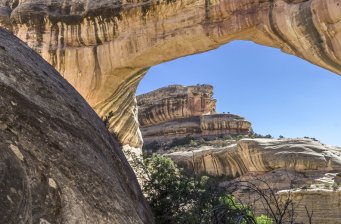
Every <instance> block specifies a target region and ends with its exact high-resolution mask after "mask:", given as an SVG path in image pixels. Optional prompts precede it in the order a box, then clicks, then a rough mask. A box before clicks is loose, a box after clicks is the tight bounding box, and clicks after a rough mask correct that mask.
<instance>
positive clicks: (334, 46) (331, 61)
mask: <svg viewBox="0 0 341 224" xmlns="http://www.w3.org/2000/svg"><path fill="white" fill-rule="evenodd" d="M16 3H17V4H16ZM340 12H341V0H296V1H295V0H292V1H290V0H183V1H179V0H166V1H146V2H144V1H143V2H137V1H135V0H134V1H118V0H97V1H95V0H93V1H86V0H81V1H68V2H65V1H62V0H56V1H53V2H52V3H51V2H50V3H46V1H43V0H27V1H19V2H18V1H11V0H7V1H2V2H0V25H1V26H2V27H6V28H7V29H9V30H11V31H12V32H13V33H14V34H16V35H17V36H18V37H19V38H20V39H22V40H24V41H25V42H27V43H28V45H29V46H30V47H32V48H33V49H34V50H36V51H37V52H38V53H40V54H41V55H42V57H43V58H45V59H46V60H47V61H48V62H49V63H50V64H52V65H53V66H54V67H55V68H56V69H57V70H58V71H59V72H60V73H61V74H62V75H63V76H64V77H65V79H67V80H68V81H69V82H70V83H71V84H72V85H73V86H74V87H75V88H76V89H77V91H78V92H80V93H81V95H82V96H83V97H84V98H85V99H86V100H87V101H88V102H89V103H90V105H91V106H92V107H93V108H94V109H95V111H96V112H97V113H98V115H99V116H100V117H107V116H108V115H109V114H110V113H111V114H112V116H110V120H109V123H110V130H111V131H112V132H115V133H117V134H118V136H119V138H120V140H121V142H122V143H123V144H128V145H130V146H133V147H140V146H141V144H142V139H141V135H140V132H139V129H138V122H137V109H136V100H135V91H136V88H137V85H138V83H139V81H140V80H141V79H142V78H143V75H144V74H145V72H146V71H147V70H148V68H149V67H151V66H153V65H156V64H159V63H162V62H165V61H169V60H172V59H175V58H179V57H182V56H186V55H190V54H195V53H199V52H204V51H208V50H211V49H215V48H217V47H219V46H221V45H223V44H226V43H228V42H230V41H233V40H250V41H253V42H255V43H258V44H261V45H266V46H271V47H276V48H279V49H281V50H282V51H283V52H285V53H289V54H292V55H296V56H298V57H300V58H302V59H305V60H307V61H309V62H311V63H313V64H316V65H318V66H321V67H324V68H326V69H328V70H330V71H333V72H335V73H337V74H341V13H340ZM222 60H224V59H222Z"/></svg>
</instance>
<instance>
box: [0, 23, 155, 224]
mask: <svg viewBox="0 0 341 224" xmlns="http://www.w3.org/2000/svg"><path fill="white" fill-rule="evenodd" d="M0 108H1V110H0V149H1V150H0V180H1V181H0V189H1V194H0V214H1V215H0V223H8V224H21V223H25V224H26V223H29V224H30V223H103V224H104V223H122V224H123V223H126V224H128V223H129V224H131V223H146V224H147V223H148V224H149V223H153V217H152V214H151V211H150V209H149V207H148V205H147V203H146V202H145V199H144V197H143V195H142V193H141V190H140V187H139V185H138V183H137V180H136V177H135V175H134V172H133V171H132V169H131V168H130V166H129V164H128V162H127V160H126V158H125V156H124V154H123V153H122V149H121V148H120V145H119V142H118V140H117V139H116V138H115V137H114V136H113V135H111V134H110V133H109V132H108V131H107V129H106V127H105V125H104V123H103V122H102V121H101V120H100V118H99V117H98V116H97V115H96V113H95V112H94V111H93V110H92V108H91V107H90V106H89V105H88V104H87V103H86V101H85V100H84V99H83V98H82V97H81V96H80V95H79V94H78V93H77V92H76V90H75V89H74V88H73V87H72V86H71V85H70V84H69V83H67V81H66V80H64V79H63V78H62V77H61V75H60V74H59V73H58V72H57V71H56V70H55V69H54V68H53V67H52V66H51V65H49V64H48V63H47V62H46V61H44V60H43V59H42V58H41V57H40V56H39V55H38V54H36V52H34V51H33V50H31V49H30V48H28V47H27V46H26V45H25V44H24V43H23V42H21V41H20V40H19V39H18V38H16V37H15V36H13V35H12V34H10V33H8V32H6V31H4V30H3V29H1V28H0Z"/></svg>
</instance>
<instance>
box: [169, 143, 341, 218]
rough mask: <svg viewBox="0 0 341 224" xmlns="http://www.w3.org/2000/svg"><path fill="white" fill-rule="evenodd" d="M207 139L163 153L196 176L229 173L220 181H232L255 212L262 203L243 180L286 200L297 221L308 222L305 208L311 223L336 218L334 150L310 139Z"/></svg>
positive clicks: (339, 213) (339, 168)
mask: <svg viewBox="0 0 341 224" xmlns="http://www.w3.org/2000/svg"><path fill="white" fill-rule="evenodd" d="M221 143H222V142H219V144H221ZM227 143H228V142H227ZM210 144H211V145H210V146H200V145H197V146H195V147H193V146H178V147H177V152H173V153H169V154H166V155H167V156H169V157H170V158H172V160H173V161H175V162H176V163H177V164H178V165H179V166H182V167H184V168H185V169H186V170H187V171H189V172H192V173H194V174H196V175H207V174H208V175H213V176H228V177H230V178H232V180H231V181H225V182H223V183H221V186H224V187H231V186H233V188H234V189H235V188H236V186H237V189H235V190H236V191H234V194H235V195H237V198H238V199H239V200H241V201H242V202H243V203H245V204H248V205H250V206H251V207H252V208H253V210H254V211H255V213H256V214H259V215H260V214H267V210H266V209H268V207H267V206H266V202H264V201H262V200H259V196H260V195H259V193H257V192H256V191H253V190H251V189H250V188H247V187H244V186H245V183H248V184H250V183H252V184H253V185H254V186H257V188H258V190H259V189H261V190H263V192H268V194H270V192H269V191H265V190H268V187H269V186H270V187H271V190H272V191H273V192H274V193H275V194H276V195H277V196H276V197H278V198H279V199H278V201H281V200H282V201H285V200H287V199H288V198H289V199H290V200H292V202H293V203H294V206H295V208H294V210H295V218H296V222H297V223H310V222H309V218H308V216H307V212H306V209H307V210H308V212H310V213H312V214H313V215H312V222H311V223H313V224H315V223H316V224H319V223H325V224H338V223H340V222H341V185H340V182H339V181H340V180H339V176H341V173H340V172H341V151H340V149H337V148H333V147H328V146H325V145H323V144H321V143H319V142H316V141H313V140H310V139H280V140H276V139H243V140H240V141H238V142H237V143H232V144H231V143H228V144H227V145H226V146H218V145H217V143H215V144H216V145H215V144H212V143H210ZM171 150H172V149H171ZM240 183H244V184H240ZM239 184H240V185H239ZM268 200H270V199H268ZM270 203H273V201H271V202H270ZM272 206H275V205H274V204H272ZM275 211H276V210H275ZM282 211H283V210H282Z"/></svg>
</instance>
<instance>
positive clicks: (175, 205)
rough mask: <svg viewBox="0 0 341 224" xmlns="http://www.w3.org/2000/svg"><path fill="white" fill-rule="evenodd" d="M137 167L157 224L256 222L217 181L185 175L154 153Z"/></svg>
mask: <svg viewBox="0 0 341 224" xmlns="http://www.w3.org/2000/svg"><path fill="white" fill-rule="evenodd" d="M135 162H136V161H135ZM136 164H137V165H139V166H140V168H139V169H140V170H141V169H142V170H144V172H145V174H144V175H143V178H144V180H143V183H144V184H143V192H144V193H145V195H146V198H147V200H148V202H149V204H150V207H151V209H152V211H153V213H154V216H155V221H156V223H158V224H164V223H167V224H169V223H171V224H173V223H174V224H178V223H181V224H207V223H212V224H235V223H240V224H249V223H250V224H256V223H257V222H256V218H255V217H254V215H253V213H252V212H251V210H250V209H249V208H248V207H247V206H244V205H242V204H241V203H237V202H236V200H235V198H234V197H233V196H231V195H229V194H228V192H227V190H226V189H225V188H222V187H219V179H217V178H211V177H207V176H203V177H193V176H190V175H187V174H186V173H185V172H183V170H181V169H180V168H178V167H177V166H176V165H175V163H174V162H173V161H172V160H171V159H169V158H167V157H164V156H161V155H156V154H154V155H153V156H152V157H149V158H146V159H145V160H144V161H143V162H142V161H137V163H136ZM136 164H135V165H136ZM135 169H136V167H135ZM261 224H263V223H261ZM266 224H270V223H266Z"/></svg>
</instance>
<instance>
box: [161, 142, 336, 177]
mask: <svg viewBox="0 0 341 224" xmlns="http://www.w3.org/2000/svg"><path fill="white" fill-rule="evenodd" d="M184 149H185V151H181V149H180V150H179V151H178V152H174V153H170V154H167V156H169V157H170V158H172V160H174V161H175V162H176V163H177V164H179V165H181V166H183V167H185V168H186V169H188V170H193V171H194V172H195V173H197V174H210V175H214V176H221V175H224V176H229V177H234V178H235V177H239V176H242V175H244V174H247V173H249V172H269V171H272V170H276V169H288V170H296V171H305V170H316V171H325V172H329V171H330V172H331V171H341V151H340V150H338V149H336V148H330V147H327V146H324V145H322V144H320V143H318V142H315V141H312V140H309V139H283V140H281V139H279V140H276V139H243V140H240V141H238V142H237V143H235V144H229V145H227V146H224V147H216V146H203V147H197V146H196V147H186V148H184Z"/></svg>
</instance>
